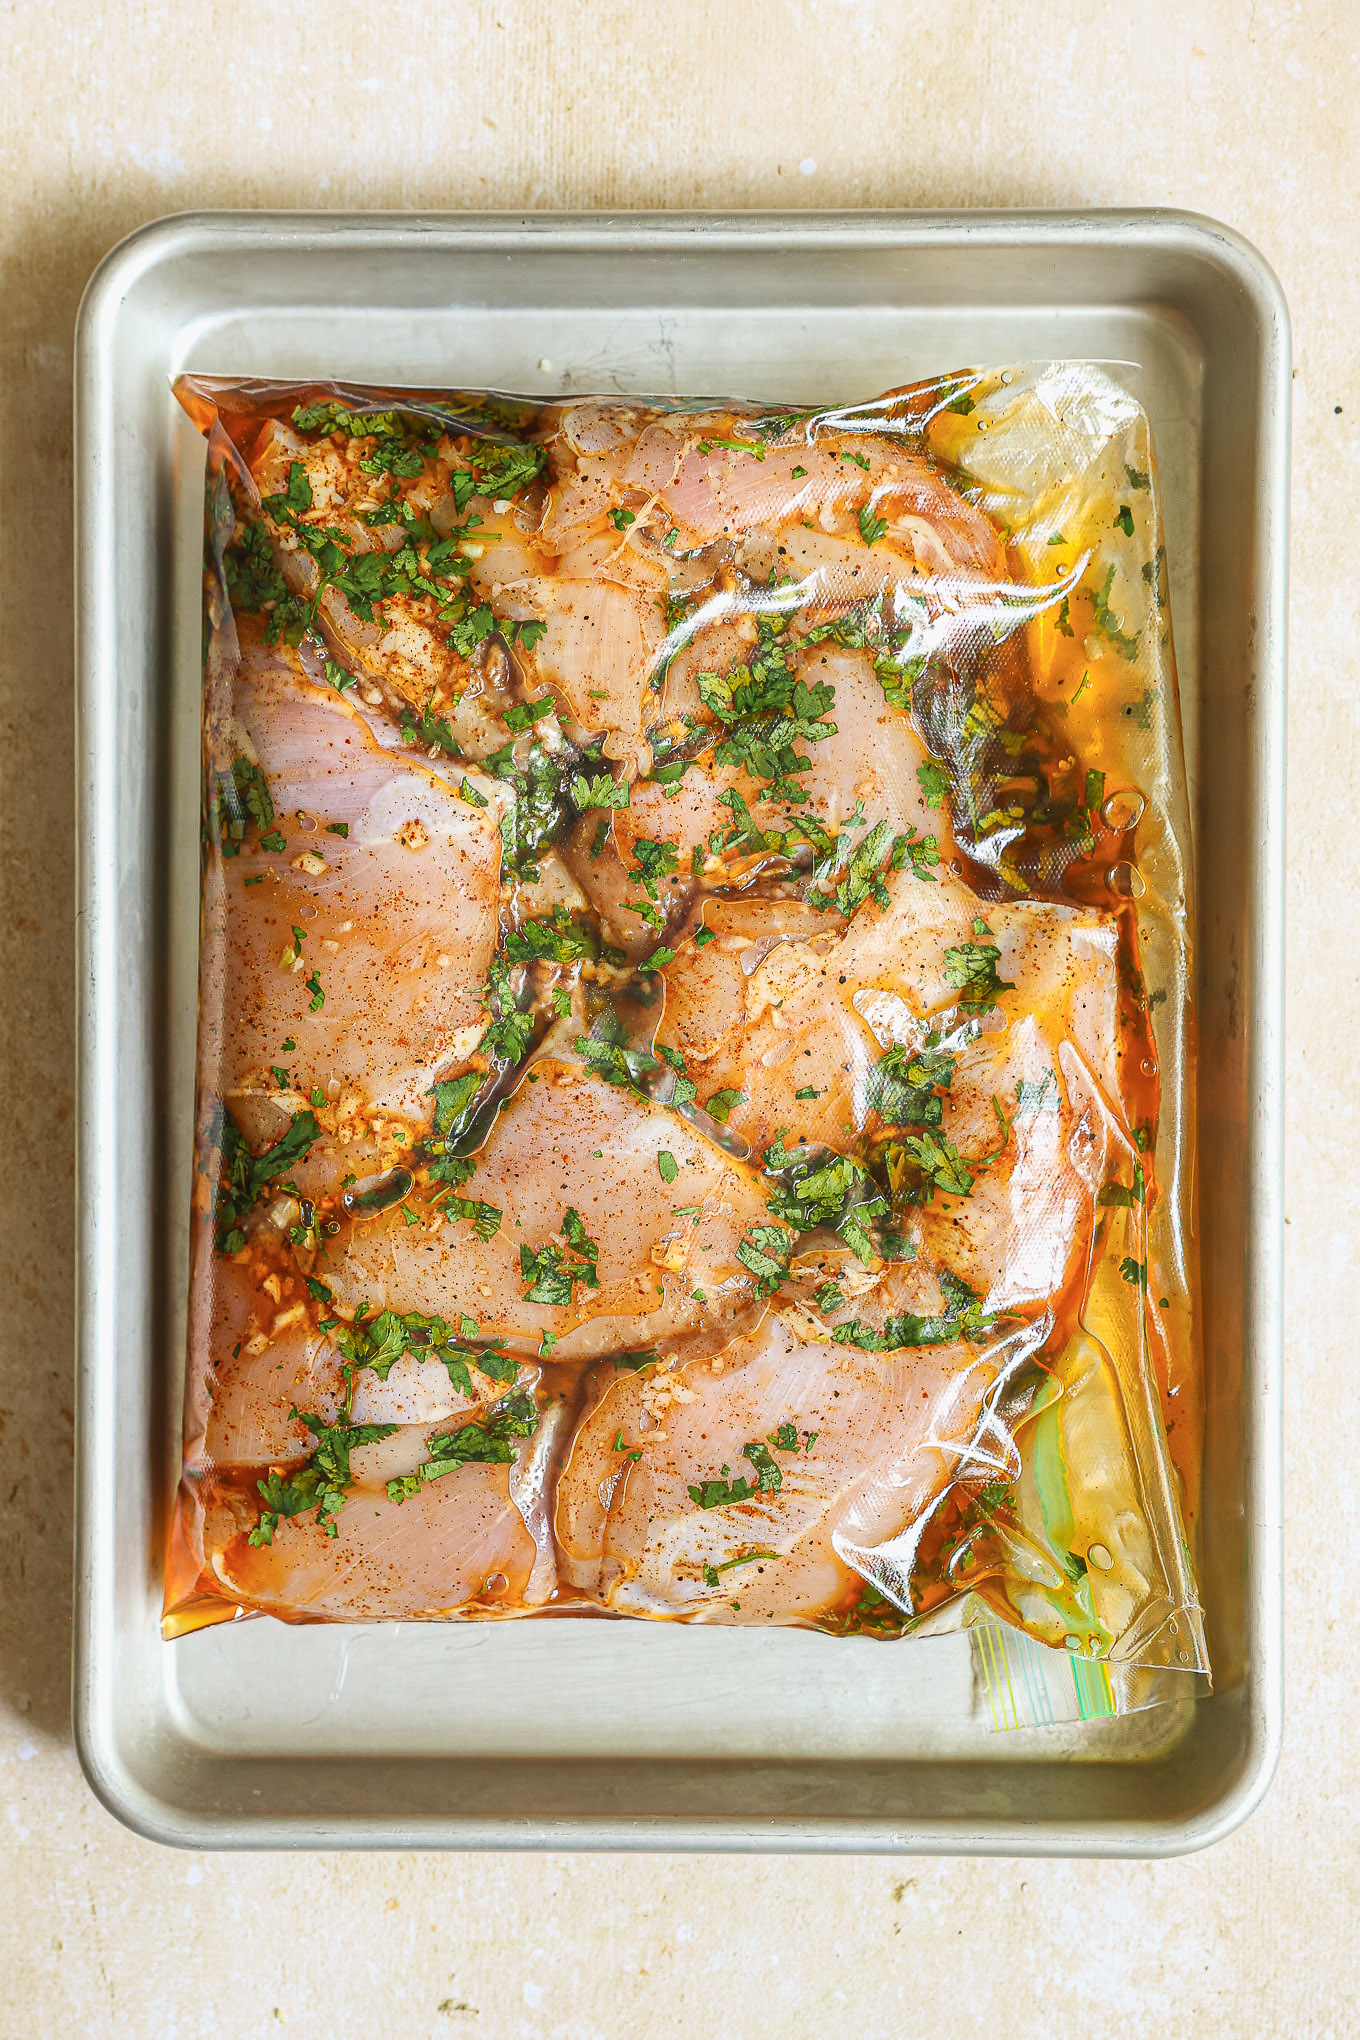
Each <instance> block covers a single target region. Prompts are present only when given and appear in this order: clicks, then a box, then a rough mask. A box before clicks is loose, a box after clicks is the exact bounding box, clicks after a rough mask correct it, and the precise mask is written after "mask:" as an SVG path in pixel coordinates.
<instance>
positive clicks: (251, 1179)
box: [215, 1071, 321, 1254]
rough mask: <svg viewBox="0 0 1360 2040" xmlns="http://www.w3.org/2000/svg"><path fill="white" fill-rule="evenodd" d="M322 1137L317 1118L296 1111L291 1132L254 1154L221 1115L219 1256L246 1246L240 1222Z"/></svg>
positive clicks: (218, 1203)
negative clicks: (267, 1190) (276, 1179)
mask: <svg viewBox="0 0 1360 2040" xmlns="http://www.w3.org/2000/svg"><path fill="white" fill-rule="evenodd" d="M284 1074H285V1076H286V1075H287V1072H286V1071H285V1072H284ZM320 1137H321V1128H320V1127H319V1126H318V1125H317V1122H316V1117H315V1115H314V1114H313V1113H312V1112H309V1111H308V1112H295V1113H294V1115H293V1117H292V1120H291V1122H290V1124H289V1127H288V1131H287V1132H286V1133H285V1134H283V1135H282V1137H281V1138H280V1139H279V1140H276V1141H275V1142H274V1145H273V1146H272V1147H269V1148H266V1149H265V1151H264V1153H263V1154H261V1155H254V1154H252V1153H251V1151H250V1149H249V1147H247V1145H246V1142H245V1139H244V1137H243V1136H242V1134H241V1132H240V1130H239V1128H238V1127H237V1126H236V1124H235V1122H234V1121H233V1120H232V1119H230V1118H229V1117H228V1116H227V1114H226V1112H225V1111H222V1112H221V1116H220V1119H219V1123H218V1127H217V1129H216V1144H217V1146H218V1149H219V1152H220V1154H221V1158H222V1181H221V1185H220V1187H219V1190H218V1195H217V1200H216V1211H215V1219H216V1224H217V1248H218V1252H219V1253H227V1254H234V1253H239V1252H240V1249H241V1248H242V1247H243V1246H244V1244H245V1234H244V1232H243V1231H242V1230H241V1220H242V1219H243V1218H245V1217H246V1216H247V1214H248V1213H249V1212H250V1211H251V1210H252V1209H253V1207H254V1205H255V1204H256V1202H257V1201H258V1199H259V1198H260V1197H261V1196H262V1195H263V1193H264V1191H265V1190H266V1189H267V1188H268V1186H269V1184H271V1183H272V1182H273V1181H274V1179H275V1178H276V1177H277V1176H281V1175H282V1174H283V1173H284V1171H285V1170H286V1169H291V1168H292V1167H293V1166H294V1164H295V1163H297V1162H302V1161H305V1160H306V1158H307V1156H308V1154H309V1153H310V1152H311V1149H312V1144H313V1142H315V1141H317V1140H319V1139H320Z"/></svg>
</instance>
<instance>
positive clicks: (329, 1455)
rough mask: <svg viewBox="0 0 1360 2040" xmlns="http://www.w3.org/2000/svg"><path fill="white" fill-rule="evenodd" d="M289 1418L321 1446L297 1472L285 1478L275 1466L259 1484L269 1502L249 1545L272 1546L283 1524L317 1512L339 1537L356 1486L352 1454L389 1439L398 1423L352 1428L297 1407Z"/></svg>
mask: <svg viewBox="0 0 1360 2040" xmlns="http://www.w3.org/2000/svg"><path fill="white" fill-rule="evenodd" d="M288 1414H289V1416H290V1417H291V1418H293V1419H294V1420H295V1421H297V1422H299V1423H303V1424H305V1425H306V1426H307V1429H308V1430H309V1431H310V1432H311V1434H312V1436H313V1437H314V1438H315V1439H316V1447H315V1450H314V1451H313V1453H312V1456H311V1458H310V1459H308V1460H307V1462H306V1464H305V1465H303V1466H300V1467H298V1468H297V1470H296V1472H294V1473H289V1474H280V1473H278V1472H277V1471H276V1470H275V1469H274V1468H273V1467H271V1468H270V1470H269V1473H268V1474H267V1475H266V1477H265V1478H264V1479H263V1480H257V1481H256V1483H255V1485H256V1487H257V1489H258V1490H259V1493H260V1496H261V1499H262V1500H263V1502H264V1507H263V1508H262V1509H261V1511H260V1514H259V1518H258V1520H257V1522H256V1524H255V1527H254V1529H253V1530H251V1532H250V1534H249V1542H250V1543H251V1544H253V1545H256V1546H259V1545H261V1544H272V1543H273V1542H274V1532H275V1531H276V1530H277V1529H278V1527H279V1523H280V1522H281V1521H282V1520H284V1519H285V1518H288V1517H292V1516H301V1515H304V1514H305V1513H306V1511H307V1510H308V1509H313V1508H314V1509H315V1510H316V1520H317V1522H318V1523H319V1524H320V1525H321V1527H322V1529H323V1530H324V1531H325V1533H326V1535H327V1536H328V1537H334V1536H335V1535H336V1527H335V1518H336V1517H337V1516H338V1515H339V1513H340V1511H341V1509H342V1508H343V1507H344V1505H345V1491H346V1489H347V1488H349V1487H352V1486H353V1484H354V1475H353V1473H352V1472H351V1470H350V1461H349V1456H350V1453H351V1452H352V1451H353V1449H354V1447H355V1446H356V1445H375V1444H377V1443H378V1441H379V1440H380V1439H383V1438H390V1437H391V1436H392V1433H393V1432H394V1431H395V1430H396V1429H397V1426H396V1425H395V1424H349V1423H346V1422H345V1421H344V1420H343V1419H338V1420H337V1421H336V1422H335V1423H328V1422H327V1421H326V1419H325V1418H324V1417H320V1416H317V1414H316V1413H315V1412H314V1411H310V1412H308V1413H307V1414H306V1415H303V1414H302V1412H301V1411H299V1410H298V1408H297V1406H296V1405H294V1406H293V1408H292V1409H290V1410H289V1412H288Z"/></svg>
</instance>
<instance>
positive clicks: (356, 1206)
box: [344, 1169, 413, 1211]
mask: <svg viewBox="0 0 1360 2040" xmlns="http://www.w3.org/2000/svg"><path fill="white" fill-rule="evenodd" d="M412 1180H413V1179H412V1176H411V1171H410V1170H409V1169H384V1170H383V1172H382V1174H381V1175H380V1176H365V1177H364V1179H363V1181H362V1182H360V1183H351V1184H350V1186H349V1188H348V1190H346V1192H345V1198H344V1204H345V1209H346V1211H386V1210H387V1208H388V1206H389V1205H392V1204H399V1203H400V1202H401V1200H402V1198H403V1197H406V1196H408V1195H409V1194H410V1189H411V1183H412Z"/></svg>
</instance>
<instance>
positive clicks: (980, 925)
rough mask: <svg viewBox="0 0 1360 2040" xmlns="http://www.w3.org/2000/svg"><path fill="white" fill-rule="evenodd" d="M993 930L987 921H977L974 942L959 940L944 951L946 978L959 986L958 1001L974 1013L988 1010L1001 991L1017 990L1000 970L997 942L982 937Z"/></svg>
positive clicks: (947, 981)
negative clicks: (998, 968) (1002, 975)
mask: <svg viewBox="0 0 1360 2040" xmlns="http://www.w3.org/2000/svg"><path fill="white" fill-rule="evenodd" d="M991 932H992V931H991V929H990V928H989V927H988V926H987V923H986V922H985V921H983V920H976V921H974V923H973V936H974V939H973V941H971V942H962V943H958V944H956V945H955V946H953V947H951V948H949V949H946V950H945V953H944V975H945V981H946V983H948V984H951V985H954V986H955V987H956V988H957V989H958V992H959V995H960V996H959V1004H960V1005H961V1006H963V1007H965V1008H966V1009H967V1010H968V1011H970V1012H974V1013H985V1012H989V1011H990V1010H991V1008H992V1007H993V1006H995V1004H996V1002H997V1000H998V998H999V997H1000V996H1001V994H1002V992H1013V991H1014V990H1015V986H1014V985H1013V984H1011V983H1010V982H1009V981H1008V980H1007V979H1005V978H1003V977H1001V976H999V975H998V973H997V968H996V966H997V964H998V963H999V962H1000V961H1001V951H1000V950H999V949H998V948H997V946H996V944H995V942H992V941H987V942H984V941H982V940H981V939H980V938H981V937H982V936H984V935H986V936H990V935H991Z"/></svg>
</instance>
